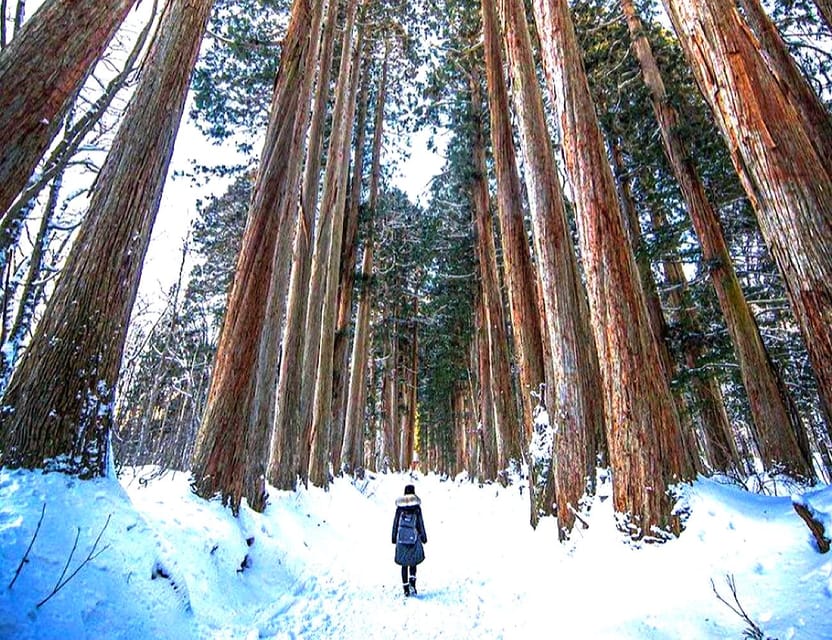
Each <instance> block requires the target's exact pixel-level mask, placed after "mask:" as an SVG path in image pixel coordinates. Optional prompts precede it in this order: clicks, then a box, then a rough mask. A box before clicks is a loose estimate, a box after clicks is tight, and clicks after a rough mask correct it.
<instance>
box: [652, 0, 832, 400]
mask: <svg viewBox="0 0 832 640" xmlns="http://www.w3.org/2000/svg"><path fill="white" fill-rule="evenodd" d="M664 4H665V7H666V8H667V11H668V14H669V16H670V19H671V21H672V23H673V26H674V29H675V30H676V33H677V35H678V37H679V41H680V43H681V44H682V48H683V49H684V51H685V55H686V57H687V59H688V62H689V63H690V65H691V68H692V70H693V73H694V77H695V78H696V81H697V84H698V85H699V88H700V91H701V92H702V94H703V96H704V97H705V99H706V101H707V102H708V104H709V105H710V107H711V109H712V110H713V113H714V116H715V118H716V121H717V124H718V126H719V128H720V130H721V131H722V134H723V136H724V138H725V140H726V142H727V145H728V148H729V150H730V153H731V158H732V160H733V162H734V166H735V168H736V170H737V173H738V174H739V176H740V180H741V181H742V184H743V187H744V188H745V191H746V193H747V194H748V197H749V199H750V200H751V204H752V206H753V207H754V210H755V211H756V213H757V219H758V221H759V223H760V229H761V231H762V234H763V237H764V238H765V240H766V244H767V245H768V248H769V251H770V252H771V255H772V256H773V257H774V260H775V262H776V263H777V265H778V267H779V268H780V272H781V274H782V275H783V279H784V281H785V284H786V291H787V293H788V297H789V301H790V302H791V306H792V310H793V312H794V316H795V319H796V320H797V324H798V325H799V327H800V330H801V333H802V334H803V339H804V342H805V344H806V348H807V351H808V353H809V358H810V361H811V363H812V366H813V368H814V371H815V375H816V376H817V378H818V388H819V391H820V395H821V399H822V402H823V404H824V406H825V408H826V414H827V416H828V415H832V367H830V366H829V363H830V362H832V170H830V167H829V158H825V157H821V156H820V155H819V154H818V152H817V150H816V149H817V146H816V144H815V143H814V141H813V137H814V136H815V135H816V134H817V131H816V129H814V128H813V127H812V125H811V123H810V122H808V121H807V120H806V118H805V117H804V116H803V115H801V114H802V113H803V110H802V109H800V108H798V107H797V106H796V105H795V102H794V101H795V100H798V99H799V96H795V95H793V94H792V93H790V92H789V91H788V88H787V86H784V85H783V83H781V82H780V80H779V76H777V75H776V74H775V73H773V72H772V70H771V68H770V67H769V66H768V62H767V60H766V58H765V57H764V56H763V54H762V53H761V52H760V51H759V49H758V40H757V39H756V38H755V37H754V35H753V33H752V32H751V30H750V29H749V27H748V25H747V24H746V23H745V21H744V20H743V17H742V16H741V15H740V13H739V11H738V10H737V8H736V6H735V5H734V3H733V2H730V1H729V0H664Z"/></svg>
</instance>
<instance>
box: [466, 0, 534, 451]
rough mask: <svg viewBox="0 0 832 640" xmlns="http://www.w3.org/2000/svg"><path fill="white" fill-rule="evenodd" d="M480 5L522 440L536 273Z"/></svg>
mask: <svg viewBox="0 0 832 640" xmlns="http://www.w3.org/2000/svg"><path fill="white" fill-rule="evenodd" d="M487 4H488V6H485V5H483V8H482V11H483V37H484V41H485V68H486V72H487V81H488V101H489V105H490V109H489V113H490V121H491V146H492V149H493V155H494V167H495V173H496V175H497V206H498V212H499V216H498V217H499V222H500V232H501V233H500V237H501V240H502V249H503V271H504V274H505V275H504V279H505V282H506V283H507V285H508V299H509V306H510V308H511V323H512V329H513V336H514V351H515V354H516V358H517V363H518V367H519V370H520V371H519V374H520V386H521V389H522V395H523V398H522V401H523V423H524V424H523V428H524V435H525V440H526V441H529V440H531V434H532V423H533V421H534V408H535V406H536V405H537V403H538V400H535V395H536V394H539V393H540V392H541V385H543V384H544V383H545V381H546V376H545V373H544V366H543V338H542V336H541V326H540V316H541V311H540V308H539V307H538V304H537V289H536V284H535V283H536V279H537V274H536V273H535V272H534V267H533V266H532V260H531V250H530V247H529V241H528V236H527V235H526V228H525V224H524V221H523V207H522V202H523V193H522V188H521V185H520V176H519V175H518V173H517V161H516V158H515V152H514V136H513V134H512V129H511V119H510V115H509V103H508V91H507V89H506V82H505V78H504V76H503V56H502V53H501V51H500V35H499V31H498V28H497V27H498V26H497V24H496V15H495V11H494V6H493V4H490V3H487Z"/></svg>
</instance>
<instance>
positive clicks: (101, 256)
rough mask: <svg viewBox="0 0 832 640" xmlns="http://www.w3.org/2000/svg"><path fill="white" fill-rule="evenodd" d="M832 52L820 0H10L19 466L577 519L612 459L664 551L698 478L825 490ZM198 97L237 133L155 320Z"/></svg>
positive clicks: (5, 405)
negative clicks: (679, 496)
mask: <svg viewBox="0 0 832 640" xmlns="http://www.w3.org/2000/svg"><path fill="white" fill-rule="evenodd" d="M70 34H71V37H69V35H70ZM830 44H832V26H830V15H829V11H828V7H827V6H826V5H825V3H821V2H819V0H770V1H769V2H767V3H765V4H762V3H761V2H760V0H663V3H662V4H660V3H658V1H657V0H653V1H650V0H638V1H637V0H572V1H571V2H567V0H533V1H532V2H528V3H527V2H523V1H522V0H418V1H416V2H408V1H406V0H340V1H339V0H328V1H324V0H321V1H320V2H317V1H315V0H291V1H289V0H242V1H231V0H155V1H154V2H152V3H137V2H134V1H121V2H116V1H108V2H96V3H91V2H75V1H72V0H43V1H42V2H35V3H32V2H29V3H26V2H23V1H22V0H18V1H17V2H16V3H15V2H12V1H9V2H6V1H4V2H3V3H2V12H0V243H2V246H1V247H0V249H2V250H0V276H2V298H0V300H2V307H1V309H2V315H0V320H1V321H2V324H1V325H0V339H2V343H3V346H2V356H0V393H2V396H3V400H2V405H0V464H2V465H4V466H8V467H26V468H33V469H34V468H43V469H46V470H51V471H61V472H64V473H69V474H73V475H77V476H79V477H81V478H91V477H97V476H102V475H107V474H108V473H111V472H112V471H111V470H112V469H115V470H116V472H118V470H119V469H121V468H122V467H136V466H144V465H150V466H152V468H153V469H155V470H157V471H158V472H162V471H164V470H167V469H176V470H184V471H187V472H189V473H190V474H191V486H192V488H193V491H194V492H195V493H196V494H197V495H199V496H201V497H202V498H205V499H210V498H213V497H220V498H221V500H222V502H223V504H225V505H227V506H228V507H229V508H230V509H231V510H232V511H233V512H234V513H235V514H236V513H237V512H238V511H239V509H240V506H241V504H242V503H243V501H245V502H246V504H248V505H249V506H250V507H251V508H253V509H256V510H260V511H262V510H263V509H265V508H266V506H267V504H268V500H269V497H268V488H269V487H274V488H277V489H281V490H293V489H295V488H297V487H298V485H299V484H303V485H308V484H313V485H315V486H320V487H327V486H328V484H329V483H330V482H331V480H332V479H333V478H334V477H336V476H349V477H352V478H360V477H362V476H363V475H364V474H365V473H385V472H390V471H407V470H419V471H421V472H424V473H427V472H434V473H438V474H441V475H443V476H458V475H459V474H465V476H464V477H467V478H468V479H469V480H471V481H475V482H479V483H490V482H499V483H502V484H510V483H519V484H521V485H522V486H523V487H524V489H527V490H528V491H527V493H528V495H529V514H530V521H531V523H532V525H533V526H535V525H536V524H537V522H538V521H539V519H540V518H541V517H544V516H555V517H556V518H557V523H558V532H559V535H560V536H561V539H564V538H566V537H568V536H569V534H570V531H571V530H572V528H573V527H575V526H579V525H580V523H582V522H584V519H583V518H582V517H581V512H582V509H584V508H585V504H586V500H585V499H586V498H587V497H589V496H591V495H592V494H593V492H594V483H595V473H596V468H598V467H602V468H605V469H608V470H609V472H610V475H611V477H612V479H613V502H614V507H615V510H616V512H617V514H618V515H619V518H618V522H619V526H620V528H621V530H622V532H624V533H625V534H626V535H628V536H629V537H631V538H633V539H637V540H639V539H645V538H646V539H649V540H661V539H664V538H665V537H666V536H668V535H672V534H674V533H678V532H679V531H680V528H681V522H680V521H679V519H678V516H677V514H675V513H674V511H673V504H674V498H673V487H674V485H675V484H677V483H680V482H686V481H690V480H692V479H693V478H695V477H696V475H697V474H705V475H709V474H722V475H725V476H727V477H730V478H732V479H733V480H734V481H736V482H738V483H741V484H744V485H745V486H748V487H750V488H754V489H758V490H764V489H765V487H766V483H767V481H768V479H769V478H771V477H773V476H774V475H780V476H781V477H784V478H788V479H790V480H791V481H793V482H795V483H801V484H813V483H816V482H827V483H828V482H829V481H830V480H832V165H830V162H832V123H830V119H829V118H830V117H829V111H828V106H829V104H830V103H829V101H830V99H832V57H830V56H832V54H830V53H829V52H830V51H832V48H830ZM186 104H189V105H190V113H189V114H188V118H189V120H190V124H189V126H188V130H189V134H188V135H191V136H193V135H199V136H201V137H203V138H207V139H209V140H210V141H212V142H213V143H214V144H215V145H217V148H218V149H226V150H232V149H233V153H225V152H223V151H218V153H217V154H216V156H217V157H216V159H215V158H211V157H204V158H201V159H200V162H199V163H194V164H193V165H191V166H189V167H186V168H184V167H177V168H176V170H177V171H178V172H184V173H186V174H188V176H189V177H188V179H189V180H190V181H191V184H192V185H193V190H194V193H196V192H197V191H199V193H201V194H206V193H207V194H209V195H203V196H202V197H201V199H200V200H199V202H198V204H197V214H196V217H195V221H194V223H193V225H192V228H191V230H190V233H189V234H188V236H187V239H186V241H185V244H184V246H182V247H181V250H179V251H177V252H172V253H171V255H170V256H169V267H168V270H169V272H170V273H171V274H174V273H175V274H176V276H175V277H174V278H173V284H172V285H171V286H170V289H169V290H168V291H167V292H166V293H165V295H163V296H159V297H160V298H161V299H160V300H155V301H154V303H153V304H152V305H149V302H148V301H147V300H145V299H143V298H142V297H141V296H139V294H138V292H139V283H140V278H141V275H142V268H143V263H144V261H145V256H146V254H147V251H148V246H149V243H150V237H151V232H152V230H153V227H154V223H155V220H156V218H157V214H158V213H159V210H160V206H161V199H162V193H163V189H164V187H165V183H166V180H169V179H170V177H169V176H168V174H169V173H170V172H171V171H170V170H171V158H172V154H173V148H174V142H175V141H176V139H177V134H178V132H179V130H180V128H181V127H180V125H181V124H182V120H183V116H184V112H185V107H186ZM194 129H196V130H198V133H194V132H193V130H194ZM419 132H421V134H422V135H424V134H425V132H427V133H428V134H429V136H430V146H431V149H432V150H433V153H432V154H431V155H426V156H425V157H424V159H422V161H423V162H433V159H434V158H439V157H441V160H440V161H439V162H441V166H439V165H437V166H435V167H432V168H431V169H432V171H431V174H432V175H433V176H434V177H433V179H432V180H431V181H430V183H429V184H428V185H421V184H415V185H414V184H413V178H412V177H410V178H409V177H408V176H404V177H401V176H400V175H397V174H399V173H400V172H401V168H402V167H403V166H405V165H404V163H403V160H404V159H405V158H407V157H408V155H409V154H410V152H411V148H410V145H411V140H413V139H414V136H415V135H416V134H417V133H419ZM185 143H187V141H185ZM226 157H233V158H234V159H235V160H234V162H233V163H230V162H227V161H226V160H225V158H226ZM417 159H419V158H417ZM408 180H409V182H408ZM405 186H407V187H408V188H407V189H405ZM418 190H421V191H420V192H419V193H417V191H418ZM194 199H196V196H194Z"/></svg>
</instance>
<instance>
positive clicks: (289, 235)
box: [245, 2, 324, 511]
mask: <svg viewBox="0 0 832 640" xmlns="http://www.w3.org/2000/svg"><path fill="white" fill-rule="evenodd" d="M323 9H324V7H323V3H322V2H315V3H313V5H312V20H311V23H310V26H309V33H310V35H309V40H310V43H309V51H308V52H307V53H306V66H305V69H304V71H303V82H302V85H301V88H300V97H299V98H298V103H299V113H298V116H297V121H296V122H295V137H294V139H293V141H292V147H291V151H290V154H289V156H287V157H285V158H280V159H279V160H277V161H278V162H281V163H283V164H285V165H288V170H287V173H286V186H285V190H284V191H283V192H282V193H281V194H280V197H279V200H278V202H277V203H276V204H277V207H278V209H277V216H278V218H279V219H280V220H283V221H285V225H286V226H285V227H284V230H283V232H282V233H279V234H278V236H277V242H276V243H275V247H274V257H273V258H272V265H271V282H270V284H269V293H268V298H267V301H266V315H265V319H264V321H263V329H262V333H261V335H260V346H259V349H258V354H257V369H256V373H255V379H254V389H253V392H252V406H251V414H250V416H249V428H248V432H247V433H246V485H245V494H246V496H248V499H249V504H250V505H251V506H252V508H254V509H257V510H258V511H259V510H262V509H264V508H265V507H266V472H267V468H268V464H269V456H270V454H271V440H272V432H273V426H274V414H275V389H276V387H277V376H278V368H279V366H280V341H281V338H282V332H283V326H284V325H283V317H284V312H285V310H286V291H287V288H288V285H289V275H290V270H291V266H292V244H293V235H295V234H296V233H297V223H298V216H299V211H298V202H299V193H298V187H299V180H300V178H301V173H302V172H301V169H302V168H303V152H304V149H305V144H304V142H305V140H306V135H307V128H308V126H309V119H310V117H311V116H310V112H309V101H310V99H311V95H312V83H313V81H314V79H315V68H316V67H317V65H318V50H319V45H320V35H319V34H320V31H321V21H322V19H323Z"/></svg>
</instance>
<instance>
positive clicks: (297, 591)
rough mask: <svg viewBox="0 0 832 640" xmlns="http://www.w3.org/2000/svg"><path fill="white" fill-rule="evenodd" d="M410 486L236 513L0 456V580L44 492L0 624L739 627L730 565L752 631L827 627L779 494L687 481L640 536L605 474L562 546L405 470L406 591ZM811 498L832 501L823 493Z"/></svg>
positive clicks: (463, 485) (22, 633)
mask: <svg viewBox="0 0 832 640" xmlns="http://www.w3.org/2000/svg"><path fill="white" fill-rule="evenodd" d="M409 481H410V480H409V479H408V478H407V477H405V476H399V475H396V476H377V477H376V478H375V479H373V480H372V481H369V482H368V483H367V484H366V485H364V486H362V487H356V486H354V485H353V484H351V483H350V482H349V481H347V480H343V479H339V480H337V481H336V482H335V483H334V485H333V486H332V488H331V490H330V491H328V492H324V491H321V490H318V489H311V490H309V491H299V492H297V493H288V492H275V493H274V494H273V495H272V497H271V499H270V504H269V507H268V508H267V510H266V512H265V513H264V514H258V513H254V512H252V511H250V510H248V509H246V508H243V509H242V510H241V513H240V516H239V518H234V517H233V516H232V515H231V513H230V512H229V511H228V510H227V509H224V508H223V507H222V506H221V505H219V504H218V503H216V502H205V501H204V500H201V499H198V498H196V497H195V496H193V495H192V494H191V493H190V490H189V487H188V478H187V476H185V475H183V474H176V475H170V474H169V475H166V476H164V477H162V478H159V479H154V480H152V481H151V482H149V483H148V484H147V486H143V485H142V484H141V483H139V482H138V481H136V480H135V479H133V480H132V481H131V480H130V479H129V478H126V479H124V481H123V484H124V487H125V489H124V490H122V488H121V487H120V486H119V485H118V484H117V483H115V482H113V481H112V480H101V481H95V482H78V481H77V480H72V479H67V478H65V477H63V476H60V475H59V474H48V475H46V476H43V475H41V474H37V473H30V472H22V471H15V472H9V471H4V470H0V551H1V552H2V556H0V560H2V562H0V573H2V576H0V577H2V578H3V579H4V580H6V583H8V578H9V577H11V576H12V575H13V574H14V572H15V569H16V568H17V566H18V564H19V563H20V559H21V558H22V557H23V555H24V553H25V551H26V548H27V546H28V545H29V543H30V541H31V540H32V534H33V530H34V528H35V525H36V523H37V521H38V518H39V516H40V513H41V507H42V505H43V503H44V502H46V503H47V506H48V508H47V511H46V519H45V520H44V526H43V528H42V530H41V533H40V535H39V537H38V539H37V541H36V543H35V544H34V546H33V548H32V552H31V555H30V556H29V562H28V563H27V564H26V566H25V567H24V568H23V570H22V571H21V573H20V579H19V580H18V581H17V583H16V584H15V586H14V589H5V590H0V639H4V640H5V638H15V640H28V639H31V640H41V639H44V638H47V639H51V638H55V639H58V638H60V639H61V640H73V639H75V638H79V639H80V638H90V639H93V638H94V639H96V640H100V639H102V638H106V639H107V640H110V639H125V640H133V639H136V640H138V639H142V640H144V639H145V638H160V639H167V638H170V639H172V640H173V639H175V640H190V639H192V638H193V639H194V640H197V639H199V640H203V639H210V640H232V639H233V640H255V639H257V638H264V639H266V638H268V639H274V640H289V639H292V640H294V639H297V640H317V639H320V640H323V639H324V638H325V639H327V640H340V639H347V640H351V639H356V640H374V639H379V640H381V639H384V640H388V639H389V638H394V637H399V636H404V637H412V638H419V639H420V640H422V639H424V640H430V639H432V638H442V639H444V640H457V639H458V640H470V639H480V638H482V639H487V640H493V639H500V638H503V639H506V640H512V639H514V638H524V637H532V638H551V637H560V638H570V639H571V638H587V639H593V640H594V639H606V638H609V639H616V640H636V639H638V640H671V639H672V640H678V639H685V640H701V639H707V638H720V639H721V638H741V637H742V635H743V629H744V623H743V621H742V620H740V619H739V618H738V617H737V616H736V615H735V614H733V613H732V612H730V611H729V610H728V609H727V607H725V606H724V605H723V604H721V603H719V602H718V601H717V599H716V597H715V596H714V594H713V591H712V589H711V580H713V581H714V582H715V584H716V585H717V587H718V588H720V590H721V592H722V593H723V594H725V595H729V594H728V591H727V588H726V587H725V582H724V577H725V576H726V575H728V574H730V575H733V576H734V578H735V579H736V584H737V587H738V590H739V595H740V597H741V601H742V604H743V606H744V607H745V608H746V610H747V611H748V612H749V614H750V615H751V617H752V618H753V619H754V620H755V621H756V622H757V623H758V624H760V625H761V627H762V628H763V630H764V631H765V633H766V634H767V635H768V636H770V637H776V638H779V639H780V640H787V639H788V638H801V639H803V638H809V639H812V640H828V639H829V638H832V621H830V619H829V616H828V611H829V609H830V605H832V557H829V556H828V555H827V556H823V555H820V554H818V553H817V552H816V551H815V550H814V549H813V548H812V545H811V543H810V542H809V539H808V538H809V536H808V530H807V529H806V528H805V527H804V525H803V524H802V522H800V521H799V519H798V518H797V517H796V516H795V515H794V513H793V512H792V509H791V504H790V500H789V499H788V498H783V497H779V498H778V497H765V496H757V495H753V494H747V493H744V492H742V491H740V490H738V489H737V488H736V487H730V486H723V485H720V484H718V483H716V482H714V481H709V480H700V481H698V482H697V483H696V484H695V486H694V487H693V488H692V489H691V490H689V492H688V497H687V499H686V500H687V505H688V506H689V508H690V509H691V515H690V518H689V519H688V522H687V529H686V531H685V532H684V534H683V535H682V536H681V538H680V539H678V540H674V541H672V542H670V543H668V544H664V545H653V546H650V545H648V546H645V547H643V548H640V549H637V548H634V547H633V546H630V545H627V544H625V543H624V542H623V541H622V539H621V537H620V536H619V534H618V533H616V531H615V528H614V526H613V514H612V510H611V504H610V503H611V500H610V499H609V498H608V497H605V496H606V494H607V493H608V491H609V484H603V485H602V486H601V487H600V491H599V496H598V497H597V498H596V500H595V503H594V506H593V508H592V511H591V513H590V516H589V518H590V525H591V526H590V528H589V529H588V530H585V531H578V532H576V533H575V534H574V537H573V541H572V542H570V543H567V544H559V543H558V542H557V536H556V532H555V529H554V524H553V522H552V521H551V519H546V520H544V522H543V523H542V524H541V526H539V527H538V529H537V530H534V531H533V530H532V529H531V528H530V527H529V525H528V502H527V497H526V496H525V495H521V492H520V490H519V488H518V487H517V486H514V487H509V488H506V489H503V488H501V487H498V486H493V485H492V486H485V487H478V486H476V485H473V484H471V483H468V482H452V481H445V482H442V481H440V480H439V479H438V478H436V477H434V476H430V477H418V478H417V479H416V480H415V481H414V483H415V484H416V491H417V493H418V494H419V496H420V497H421V498H422V508H423V513H424V518H425V525H426V529H427V535H428V544H427V545H426V547H425V551H426V555H427V559H426V561H425V562H424V563H423V564H422V565H420V566H419V573H418V586H419V596H418V597H416V598H410V599H405V598H404V596H403V594H402V592H401V584H400V575H399V567H397V566H396V565H395V564H394V563H393V560H392V558H393V552H394V547H393V545H392V544H391V543H390V534H391V527H392V520H393V515H394V512H395V499H396V497H397V496H398V495H400V493H401V492H402V490H403V487H404V484H405V483H406V482H409ZM125 491H126V493H125ZM813 500H814V503H815V506H816V507H819V508H821V509H822V511H824V512H825V513H832V489H829V488H827V489H825V490H820V491H818V492H817V493H816V495H815V496H814V498H813ZM105 521H106V522H108V527H107V529H106V532H105V535H104V537H103V538H102V545H106V546H107V549H106V552H105V553H103V554H102V555H101V556H99V557H98V558H96V559H95V560H94V561H93V562H91V563H90V564H89V565H88V566H87V567H83V568H82V570H81V571H80V572H79V573H78V575H77V578H76V579H74V580H73V582H71V583H70V584H69V585H68V586H67V587H66V589H64V590H62V591H61V592H60V593H58V594H57V595H56V596H55V597H54V598H53V599H52V600H50V601H49V602H48V603H47V604H46V605H44V606H43V607H42V608H38V607H36V606H35V603H37V602H38V601H39V600H40V599H41V598H42V597H43V596H44V595H45V594H47V593H49V589H51V588H52V586H53V585H54V583H55V577H56V576H57V575H58V574H59V572H60V570H61V567H62V566H64V564H65V563H66V559H67V553H68V550H69V549H70V547H71V546H72V539H73V537H74V535H75V533H76V531H80V532H81V538H80V542H79V554H82V553H83V554H86V551H87V549H88V548H89V545H90V544H91V542H92V540H94V539H95V537H96V535H97V534H98V533H99V532H100V531H101V529H102V524H103V523H104V522H105ZM830 524H832V518H830ZM830 528H832V526H831V527H830ZM247 539H253V541H252V543H251V546H249V545H248V544H247ZM246 558H247V560H246V561H245V564H246V565H247V567H246V568H245V569H244V570H243V569H242V567H241V565H242V564H243V563H244V559H246ZM77 562H78V560H77V558H76V560H74V561H73V563H72V566H73V567H74V566H75V565H76V564H77ZM154 576H156V578H155V579H152V578H153V577H154ZM0 586H2V585H0Z"/></svg>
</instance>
